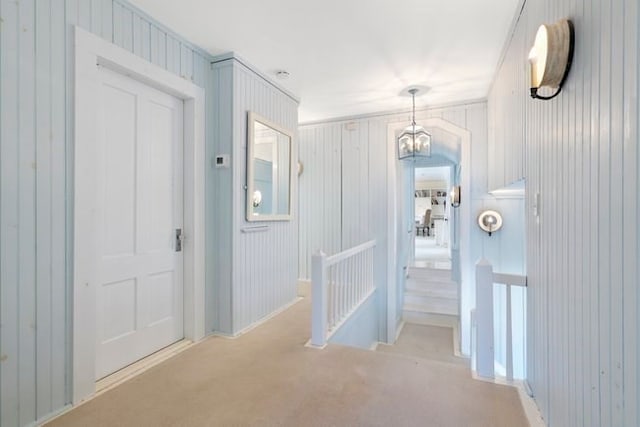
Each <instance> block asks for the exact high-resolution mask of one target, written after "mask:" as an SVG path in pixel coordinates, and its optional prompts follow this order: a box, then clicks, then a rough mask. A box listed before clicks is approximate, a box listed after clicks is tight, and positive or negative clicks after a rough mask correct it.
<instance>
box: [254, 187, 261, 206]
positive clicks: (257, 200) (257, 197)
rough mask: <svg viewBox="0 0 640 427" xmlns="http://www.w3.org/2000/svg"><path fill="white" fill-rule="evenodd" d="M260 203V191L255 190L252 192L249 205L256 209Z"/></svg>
mask: <svg viewBox="0 0 640 427" xmlns="http://www.w3.org/2000/svg"><path fill="white" fill-rule="evenodd" d="M261 203H262V193H261V192H260V190H256V191H254V192H253V196H252V197H251V204H252V205H253V207H254V208H257V207H258V206H260V204H261Z"/></svg>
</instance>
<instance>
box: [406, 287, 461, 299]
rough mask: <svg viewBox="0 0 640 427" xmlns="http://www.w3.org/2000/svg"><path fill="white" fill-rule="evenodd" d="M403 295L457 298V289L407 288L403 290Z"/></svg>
mask: <svg viewBox="0 0 640 427" xmlns="http://www.w3.org/2000/svg"><path fill="white" fill-rule="evenodd" d="M404 294H405V296H407V295H409V296H416V297H423V298H445V299H454V300H458V290H457V289H455V288H453V289H450V288H444V289H407V290H405V291H404Z"/></svg>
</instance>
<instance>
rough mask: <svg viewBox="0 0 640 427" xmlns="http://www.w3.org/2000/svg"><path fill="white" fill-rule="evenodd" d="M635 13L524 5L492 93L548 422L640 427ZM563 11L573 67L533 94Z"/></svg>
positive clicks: (629, 0) (533, 368)
mask: <svg viewBox="0 0 640 427" xmlns="http://www.w3.org/2000/svg"><path fill="white" fill-rule="evenodd" d="M639 9H640V5H639V3H638V1H637V0H615V1H612V0H582V1H574V0H557V1H553V2H550V1H547V2H540V1H531V0H527V1H526V3H525V6H524V9H523V11H522V14H521V15H520V16H519V17H518V21H517V25H516V27H515V32H514V35H513V38H512V40H511V42H510V44H509V46H508V48H507V51H506V52H507V53H506V56H505V58H504V61H503V62H502V64H501V66H500V68H499V70H498V73H497V76H496V79H495V83H494V86H493V88H492V90H491V92H490V95H489V107H490V117H491V127H492V132H491V135H492V138H491V139H492V140H493V143H494V145H495V152H496V153H497V155H498V159H496V161H495V162H493V166H492V168H491V170H492V175H493V176H492V178H491V182H492V183H493V185H492V187H500V186H503V185H505V184H509V183H510V182H512V181H514V180H516V179H518V178H519V177H521V176H525V177H526V189H527V198H526V208H525V210H524V212H525V217H526V222H525V224H526V230H527V236H528V239H527V246H526V252H527V275H528V280H529V282H528V283H529V287H528V296H527V298H528V314H529V317H528V319H527V326H528V334H527V335H528V354H527V358H528V362H529V363H528V373H527V377H528V381H529V384H530V385H531V388H532V390H533V393H534V395H535V399H536V402H537V403H538V406H539V407H540V409H541V411H542V415H543V416H544V419H545V421H546V422H547V424H548V425H549V426H550V427H556V426H562V427H565V426H637V425H640V417H639V414H638V409H639V408H640V393H639V392H638V388H639V387H640V370H639V368H640V367H639V365H640V352H639V347H638V345H639V344H638V343H639V339H638V338H639V337H640V333H639V329H638V328H639V325H640V317H639V313H640V299H639V297H640V294H639V293H638V283H639V282H638V277H639V276H638V273H639V271H638V265H640V252H639V242H640V236H639V232H640V228H639V224H640V210H639V205H638V195H639V192H638V188H639V184H640V181H639V178H640V176H639V173H638V170H639V166H640V159H639V155H640V151H639V150H638V122H639V116H638V114H639V109H638V96H639V90H638V87H639V84H640V82H639V80H640V77H639V52H640V41H639V35H638V28H639V24H640V16H639V15H640V10H639ZM561 18H570V19H571V20H572V21H573V23H574V26H575V39H576V45H575V54H574V58H573V65H572V69H571V72H570V74H569V76H568V79H567V81H566V83H565V85H564V88H563V89H562V92H561V93H560V94H559V96H558V97H556V98H554V99H553V100H551V101H546V102H545V101H539V100H533V99H531V98H530V96H529V92H528V88H527V86H526V82H527V79H528V72H527V65H526V58H527V54H528V50H529V48H530V46H531V45H532V44H533V40H534V37H535V34H536V31H537V28H538V26H539V25H541V24H543V23H553V22H555V21H557V20H558V19H561ZM512 157H516V158H517V161H516V162H514V161H512ZM536 193H538V194H539V200H540V203H539V204H538V206H537V207H538V209H537V210H538V213H539V215H538V216H536V215H534V205H535V204H536V203H535V195H536Z"/></svg>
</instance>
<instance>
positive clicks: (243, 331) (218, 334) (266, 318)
mask: <svg viewBox="0 0 640 427" xmlns="http://www.w3.org/2000/svg"><path fill="white" fill-rule="evenodd" d="M303 299H304V298H301V297H296V298H294V299H293V301H291V302H289V303H287V304H285V305H283V306H282V307H280V308H278V309H277V310H275V311H272V312H271V313H269V314H267V315H266V316H264V317H263V318H262V319H260V320H258V321H256V322H254V323H252V324H250V325H249V326H247V327H246V328H243V329H241V330H239V331H238V332H236V333H235V334H225V333H224V332H214V333H212V334H211V335H209V336H214V337H221V338H228V339H236V338H238V337H240V336H242V335H244V334H246V333H247V332H249V331H251V330H252V329H255V328H257V327H258V326H260V325H262V324H263V323H265V322H268V321H269V320H271V319H273V318H274V317H276V316H277V315H278V314H280V313H282V312H283V311H285V310H287V309H289V308H290V307H292V306H294V305H295V304H297V303H298V302H300V301H302V300H303Z"/></svg>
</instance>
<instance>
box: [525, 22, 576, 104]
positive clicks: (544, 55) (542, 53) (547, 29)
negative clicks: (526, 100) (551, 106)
mask: <svg viewBox="0 0 640 427" xmlns="http://www.w3.org/2000/svg"><path fill="white" fill-rule="evenodd" d="M574 42H575V34H574V28H573V23H572V22H571V21H569V20H568V19H561V20H560V21H558V22H556V23H555V24H545V25H541V26H540V27H539V28H538V32H537V33H536V38H535V41H534V44H533V47H532V48H531V51H530V52H529V63H530V64H531V97H532V98H536V99H542V100H549V99H552V98H555V97H556V96H557V95H558V94H559V93H560V91H561V90H562V85H563V84H564V82H565V80H566V79H567V75H568V74H569V70H570V69H571V62H572V61H573V48H574ZM541 87H549V88H552V89H556V91H555V92H554V93H553V94H552V95H549V96H543V95H539V94H538V89H539V88H541Z"/></svg>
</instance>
